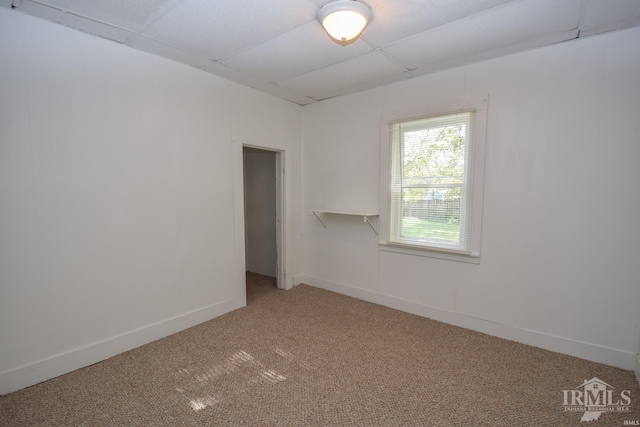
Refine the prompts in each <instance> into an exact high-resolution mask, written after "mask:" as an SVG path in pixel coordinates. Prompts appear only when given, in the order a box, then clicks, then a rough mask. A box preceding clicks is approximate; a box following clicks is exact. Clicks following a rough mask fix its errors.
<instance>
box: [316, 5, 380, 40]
mask: <svg viewBox="0 0 640 427" xmlns="http://www.w3.org/2000/svg"><path fill="white" fill-rule="evenodd" d="M372 17H373V12H372V11H371V9H369V7H368V6H367V5H365V4H363V3H360V2H357V1H355V0H337V1H334V2H331V3H327V4H326V5H324V6H322V8H320V10H319V11H318V21H320V24H322V27H323V28H324V29H325V30H326V32H327V33H328V34H329V35H330V36H331V38H332V39H334V41H336V42H337V43H339V44H341V45H347V44H349V43H352V42H354V41H355V40H356V39H357V38H358V36H359V35H360V33H361V32H362V30H364V27H366V26H367V24H368V23H369V21H370V20H371V18H372Z"/></svg>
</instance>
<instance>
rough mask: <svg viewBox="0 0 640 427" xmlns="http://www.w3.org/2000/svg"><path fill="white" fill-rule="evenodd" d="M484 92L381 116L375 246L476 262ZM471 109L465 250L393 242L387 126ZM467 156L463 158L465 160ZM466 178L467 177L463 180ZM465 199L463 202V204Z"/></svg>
mask: <svg viewBox="0 0 640 427" xmlns="http://www.w3.org/2000/svg"><path fill="white" fill-rule="evenodd" d="M488 102H489V97H488V95H482V96H473V97H467V98H463V99H459V100H456V101H453V102H449V103H446V104H439V105H433V106H427V107H423V108H416V109H411V110H402V111H395V112H390V113H387V114H385V115H384V117H383V119H382V123H381V131H380V134H381V138H380V141H381V143H380V171H381V180H380V234H379V236H380V241H379V249H380V250H382V251H389V252H397V253H403V254H409V255H418V256H427V257H434V258H441V259H449V260H453V261H463V262H471V263H476V264H477V263H479V262H480V238H481V234H482V233H481V226H482V204H483V192H484V163H485V146H486V134H487V109H488ZM465 111H473V116H474V117H473V120H472V122H473V126H474V128H473V134H474V140H473V143H474V146H473V150H474V159H473V161H474V164H473V168H472V171H473V172H472V173H473V176H471V177H468V178H471V179H470V182H471V183H472V185H473V189H472V191H471V193H472V195H471V197H472V199H471V201H472V203H473V204H472V209H471V211H470V213H471V216H472V218H471V221H470V222H469V225H470V227H471V233H470V242H469V243H468V245H467V248H466V250H452V249H450V248H446V247H442V246H439V245H432V244H429V243H428V242H416V241H408V240H406V241H405V240H401V241H394V240H393V239H392V238H391V221H392V218H393V217H397V216H396V215H392V212H391V209H392V207H391V203H390V199H391V196H390V192H391V178H390V174H391V164H390V162H391V153H390V150H391V144H392V141H391V140H390V136H389V134H390V132H389V126H390V124H392V123H397V122H399V121H400V122H403V121H410V120H416V119H422V118H429V117H438V116H446V115H448V114H453V113H458V112H465ZM466 160H467V159H465V161H466ZM465 181H467V179H465ZM464 202H465V201H463V203H464Z"/></svg>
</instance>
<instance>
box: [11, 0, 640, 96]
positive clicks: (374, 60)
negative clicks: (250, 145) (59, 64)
mask: <svg viewBox="0 0 640 427" xmlns="http://www.w3.org/2000/svg"><path fill="white" fill-rule="evenodd" d="M331 1H333V0H13V1H12V0H0V7H12V6H13V8H15V9H16V10H17V11H20V12H24V13H28V14H31V15H34V16H38V17H40V18H44V19H46V20H49V21H52V22H57V23H61V24H63V25H66V26H69V27H73V28H76V29H79V30H80V31H84V32H86V33H90V34H94V35H97V36H100V37H103V38H107V39H111V40H114V41H116V42H119V43H123V44H127V45H130V46H132V47H134V48H136V49H140V50H143V51H146V52H150V53H153V54H156V55H159V56H163V57H165V58H169V59H171V60H174V61H178V62H181V63H184V64H188V65H191V66H194V67H197V68H201V69H203V70H205V71H207V72H210V73H212V74H216V75H219V76H221V77H223V78H225V79H228V80H231V81H233V82H236V83H239V84H241V85H244V86H247V87H251V88H255V89H258V90H261V91H264V92H266V93H270V94H272V95H275V96H278V97H281V98H283V99H287V100H289V101H292V102H296V103H298V104H300V105H306V104H309V103H311V102H314V101H315V100H320V99H325V98H328V97H333V96H339V95H344V94H348V93H353V92H357V91H360V90H365V89H370V88H373V87H376V86H379V85H383V84H387V83H390V82H393V81H398V80H402V79H406V78H410V77H413V76H418V75H422V74H426V73H430V72H433V71H439V70H443V69H446V68H451V67H456V66H460V65H466V64H471V63H473V62H478V61H482V60H486V59H489V58H494V57H497V56H500V55H507V54H510V53H516V52H522V51H524V50H528V49H533V48H536V47H540V46H546V45H549V44H553V43H559V42H562V41H565V40H570V39H574V38H576V37H585V36H589V35H592V34H597V33H603V32H607V31H614V30H618V29H622V28H626V27H630V26H639V25H640V0H358V1H361V2H363V3H366V4H367V5H369V6H370V7H371V8H372V10H373V20H372V22H371V23H370V24H369V26H368V27H367V28H365V30H364V32H363V34H362V37H361V38H360V39H359V40H357V41H356V42H354V43H352V44H350V45H347V46H340V45H338V44H336V43H334V42H333V41H332V40H331V39H330V38H329V37H328V36H327V34H326V33H325V32H324V31H323V30H322V29H321V26H320V24H319V23H318V21H317V20H316V15H317V12H318V10H319V9H320V7H322V6H323V5H325V4H327V3H330V2H331Z"/></svg>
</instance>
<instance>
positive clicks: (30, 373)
mask: <svg viewBox="0 0 640 427" xmlns="http://www.w3.org/2000/svg"><path fill="white" fill-rule="evenodd" d="M243 305H244V304H243V302H242V301H241V300H240V299H239V298H233V299H229V300H226V301H221V302H219V303H216V304H212V305H209V306H207V307H203V308H200V309H197V310H193V311H191V312H188V313H184V314H181V315H179V316H175V317H172V318H170V319H166V320H163V321H160V322H157V323H154V324H151V325H148V326H145V327H143V328H139V329H135V330H133V331H130V332H127V333H124V334H121V335H118V336H115V337H112V338H109V339H106V340H103V341H99V342H96V343H93V344H90V345H87V346H84V347H81V348H77V349H74V350H71V351H68V352H65V353H62V354H58V355H55V356H52V357H49V358H46V359H43V360H40V361H38V362H35V363H31V364H28V365H24V366H21V367H18V368H15V369H12V370H9V371H4V372H0V395H4V394H7V393H11V392H14V391H17V390H20V389H22V388H25V387H29V386H32V385H34V384H38V383H40V382H42V381H46V380H49V379H52V378H55V377H57V376H59V375H63V374H66V373H69V372H72V371H75V370H77V369H80V368H83V367H85V366H89V365H92V364H94V363H97V362H100V361H102V360H105V359H108V358H110V357H112V356H115V355H117V354H120V353H123V352H125V351H128V350H131V349H134V348H136V347H140V346H141V345H144V344H148V343H150V342H152V341H155V340H158V339H160V338H164V337H166V336H169V335H172V334H175V333H176V332H180V331H183V330H185V329H187V328H190V327H192V326H195V325H198V324H200V323H202V322H206V321H207V320H211V319H213V318H216V317H218V316H221V315H223V314H225V313H228V312H230V311H233V310H236V309H238V308H241V307H243Z"/></svg>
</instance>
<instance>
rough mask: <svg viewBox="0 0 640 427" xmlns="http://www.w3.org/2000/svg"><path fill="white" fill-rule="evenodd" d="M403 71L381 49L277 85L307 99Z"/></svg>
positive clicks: (373, 81) (323, 95)
mask: <svg viewBox="0 0 640 427" xmlns="http://www.w3.org/2000/svg"><path fill="white" fill-rule="evenodd" d="M404 72H405V70H404V69H402V68H400V67H398V66H397V65H395V64H393V63H392V62H390V61H389V60H388V59H387V58H386V57H385V56H384V55H382V54H381V53H380V52H371V53H367V54H365V55H362V56H359V57H357V58H354V59H351V60H348V61H344V62H340V63H339V64H336V65H332V66H330V67H326V68H322V69H320V70H316V71H312V72H310V73H307V74H304V75H302V76H299V77H296V78H293V79H290V80H287V81H284V82H281V83H279V84H278V85H279V86H282V87H284V88H287V89H290V90H293V91H295V92H298V93H302V94H303V95H306V96H307V97H309V98H314V99H324V98H328V97H331V96H335V95H337V94H338V93H342V91H344V90H345V89H346V88H349V87H351V86H355V85H362V84H365V83H373V84H375V83H377V82H379V81H382V80H385V81H386V80H387V79H388V78H389V77H390V76H401V75H402V74H403V73H404Z"/></svg>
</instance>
